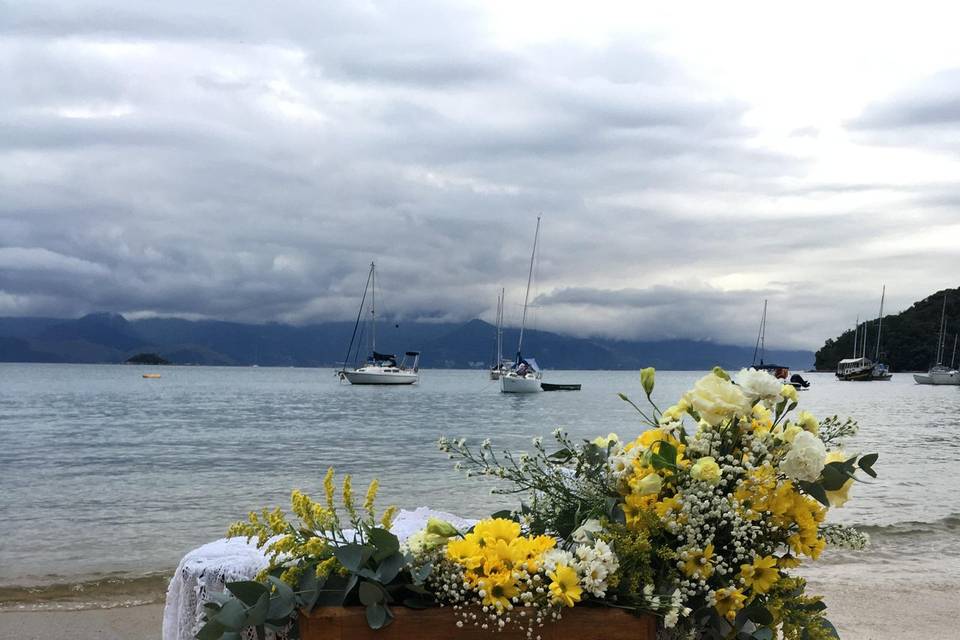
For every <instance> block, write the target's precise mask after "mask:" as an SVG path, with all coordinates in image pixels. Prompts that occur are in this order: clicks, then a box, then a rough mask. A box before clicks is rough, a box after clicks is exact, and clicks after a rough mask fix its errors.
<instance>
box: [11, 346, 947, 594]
mask: <svg viewBox="0 0 960 640" xmlns="http://www.w3.org/2000/svg"><path fill="white" fill-rule="evenodd" d="M146 371H159V372H160V373H161V374H162V378H161V379H159V380H149V379H144V378H142V373H144V372H146ZM698 375H700V374H698V373H695V372H660V373H658V378H657V389H656V391H655V398H657V399H658V401H659V402H660V403H661V406H664V405H668V404H670V403H672V402H673V401H674V400H675V399H676V398H677V397H678V396H679V394H681V393H682V392H683V391H684V390H686V389H687V388H689V386H690V385H691V384H692V382H693V381H694V380H695V379H696V377H697V376H698ZM485 376H486V373H485V372H482V371H424V372H423V375H422V380H421V383H420V385H418V386H415V387H407V388H386V387H352V386H349V385H345V384H340V383H338V382H337V381H336V379H335V378H334V375H333V372H332V371H328V370H318V369H277V368H206V367H164V368H159V369H150V368H141V367H135V366H97V365H32V364H30V365H19V364H16V365H14V364H0V513H2V517H0V607H10V606H21V605H22V603H24V602H27V601H30V600H31V599H32V600H41V601H46V600H50V599H54V600H57V601H64V600H66V601H71V600H72V601H73V602H74V604H77V603H79V604H78V606H85V605H91V606H102V605H103V603H104V602H115V601H119V600H117V599H118V598H120V597H121V595H129V592H131V591H136V590H137V589H140V590H141V591H143V592H144V593H147V592H149V593H152V594H153V595H152V596H150V597H156V596H157V594H160V593H162V582H163V577H164V576H166V575H168V574H169V572H170V571H171V570H172V568H173V567H175V566H176V563H177V561H178V560H179V558H180V557H181V556H182V555H183V554H184V553H186V552H187V551H189V550H190V549H192V548H194V547H197V546H199V545H201V544H203V543H205V542H208V541H210V540H212V539H215V538H218V537H221V536H222V535H223V533H224V531H225V529H226V527H227V525H228V524H229V523H230V522H232V521H234V520H236V519H238V518H242V517H243V516H244V514H245V513H246V512H247V511H249V510H251V509H258V508H260V507H262V506H274V505H281V506H287V504H288V499H289V492H290V489H291V488H293V487H299V488H301V489H303V490H305V491H308V492H314V493H315V494H318V495H319V494H322V490H321V481H322V477H323V474H324V472H325V470H326V468H327V467H328V466H331V465H332V466H335V467H336V468H337V471H338V473H352V474H354V476H355V483H356V484H357V485H365V483H366V482H367V481H369V480H370V479H372V478H374V477H378V478H380V480H381V482H382V487H383V488H382V491H381V504H384V505H385V504H387V503H394V504H397V505H399V506H401V507H408V508H413V507H417V506H420V505H429V506H432V507H434V508H438V509H444V510H448V511H451V512H455V513H458V514H461V515H464V516H482V515H484V514H486V513H489V512H491V511H493V510H497V509H500V508H505V507H510V506H513V505H512V504H510V503H509V502H507V501H506V500H507V499H505V498H504V497H502V496H491V495H490V492H489V490H490V487H491V485H490V484H488V483H485V482H483V481H482V480H475V479H469V480H468V479H465V478H463V477H462V476H460V475H458V474H457V473H455V472H454V471H453V470H452V468H451V463H450V461H448V460H447V459H446V457H445V456H444V455H443V454H441V453H439V452H438V451H437V450H436V447H435V441H436V440H437V438H438V437H439V436H440V435H443V434H446V435H450V436H464V437H467V438H469V439H474V440H476V441H479V440H481V439H483V438H485V437H490V438H492V439H493V440H494V442H495V444H496V445H498V446H500V447H503V448H510V449H513V450H523V449H529V442H530V439H531V437H533V436H536V435H543V436H545V437H547V438H549V434H550V432H551V431H552V430H553V429H554V428H555V427H558V426H561V427H564V428H565V429H567V430H569V432H570V433H571V434H572V435H574V436H577V437H584V438H592V437H594V436H596V435H598V434H606V433H607V432H609V431H615V432H617V433H619V434H620V435H621V436H625V437H626V436H630V435H633V434H636V433H637V432H638V431H639V429H640V426H639V424H638V421H637V419H636V414H635V413H634V411H633V410H632V409H631V408H630V407H629V406H628V405H626V404H625V403H624V402H622V401H620V400H619V399H618V398H617V396H616V393H617V392H619V391H622V392H625V393H627V394H628V395H631V396H633V397H634V398H635V399H637V400H640V398H641V397H642V392H641V391H640V389H639V380H638V377H637V374H636V373H633V372H597V371H590V372H563V371H556V372H548V373H547V375H546V379H547V380H548V381H551V382H581V383H582V384H583V390H582V391H581V392H579V393H577V392H557V393H542V394H537V395H532V396H508V395H503V394H500V393H499V391H498V387H497V386H496V385H497V383H495V382H491V381H489V380H486V379H485ZM809 378H810V379H811V380H812V386H811V389H810V390H809V391H806V392H804V393H802V394H801V407H802V408H806V409H808V410H810V411H812V412H814V413H815V414H816V415H818V416H824V415H832V414H840V415H842V416H845V415H850V416H853V417H855V418H857V419H858V420H859V421H860V425H861V431H860V434H859V435H858V436H857V437H856V438H855V439H853V440H852V441H851V442H850V444H849V446H848V450H851V451H859V452H869V451H877V452H879V453H880V461H879V463H878V464H877V465H876V469H877V470H878V472H879V473H880V478H879V479H878V480H877V481H876V482H874V483H873V484H870V485H866V484H862V485H858V486H857V487H855V489H854V494H855V495H854V497H855V499H854V500H852V501H851V503H849V505H848V506H847V507H844V508H843V509H839V510H834V511H833V512H832V514H831V518H834V519H836V520H838V521H843V522H849V523H857V524H860V525H864V526H865V527H866V530H867V531H868V532H869V533H871V535H872V536H873V538H874V545H873V546H872V548H871V549H870V550H869V551H867V552H865V553H861V554H858V555H857V556H856V557H854V556H852V555H850V554H844V553H834V554H833V555H832V556H830V557H828V558H827V561H826V562H824V563H822V566H819V567H817V568H816V569H814V570H813V571H812V572H811V575H812V576H813V577H814V578H829V579H850V580H867V579H869V580H871V581H882V580H890V581H895V582H900V583H902V582H904V581H907V582H909V581H911V580H915V581H923V582H924V583H928V584H929V583H937V584H939V583H943V584H957V582H958V579H957V577H956V576H958V575H960V550H958V548H957V546H956V545H955V541H956V539H957V536H958V534H960V481H958V479H957V478H958V474H960V388H956V387H923V386H917V385H915V384H914V383H913V380H912V378H911V376H909V375H908V374H899V375H895V376H894V378H893V380H892V381H890V382H874V383H841V382H838V381H836V380H835V379H834V377H833V376H832V375H826V374H810V375H809ZM78 593H82V594H86V595H84V596H82V597H81V596H77V595H76V594H78ZM95 593H98V594H99V595H98V596H96V597H95V596H94V595H93V594H95ZM28 594H32V595H29V596H28ZM71 594H73V596H71ZM64 596H66V597H64ZM95 601H96V602H95ZM31 606H32V605H31ZM56 606H62V605H60V604H58V605H56Z"/></svg>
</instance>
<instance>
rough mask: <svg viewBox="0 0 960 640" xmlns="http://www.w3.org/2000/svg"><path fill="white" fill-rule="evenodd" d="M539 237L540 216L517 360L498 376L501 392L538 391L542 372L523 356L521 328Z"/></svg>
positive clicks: (524, 303) (532, 254)
mask: <svg viewBox="0 0 960 640" xmlns="http://www.w3.org/2000/svg"><path fill="white" fill-rule="evenodd" d="M539 237H540V216H537V230H536V231H535V232H534V234H533V251H532V252H531V253H530V271H529V273H527V293H526V295H524V297H523V317H522V318H521V320H520V340H519V342H518V343H517V360H516V362H514V363H513V367H512V368H510V370H509V371H507V372H506V373H505V374H502V375H501V376H500V391H502V392H503V393H539V392H540V391H543V387H541V386H540V382H541V379H542V377H543V374H542V373H540V367H539V366H538V365H537V361H536V360H534V359H533V358H524V357H523V330H524V329H525V328H526V326H527V305H528V304H529V301H530V282H531V280H533V259H534V256H536V255H537V239H538V238H539Z"/></svg>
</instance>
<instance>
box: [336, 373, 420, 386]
mask: <svg viewBox="0 0 960 640" xmlns="http://www.w3.org/2000/svg"><path fill="white" fill-rule="evenodd" d="M340 376H341V377H342V378H343V379H344V380H346V381H347V382H349V383H350V384H369V385H373V384H379V385H404V384H416V382H417V381H418V380H419V378H420V375H419V374H417V373H407V372H401V373H384V372H379V371H378V372H367V371H342V372H340Z"/></svg>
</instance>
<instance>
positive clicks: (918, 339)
mask: <svg viewBox="0 0 960 640" xmlns="http://www.w3.org/2000/svg"><path fill="white" fill-rule="evenodd" d="M945 295H946V296H947V312H946V315H947V335H948V336H952V334H956V333H960V323H958V321H960V288H957V289H945V290H943V291H938V292H937V293H934V294H933V295H931V296H928V297H927V298H924V299H923V300H920V301H919V302H915V303H914V304H913V306H911V307H910V308H909V309H907V310H905V311H903V312H901V313H899V314H896V315H889V316H884V317H883V336H882V340H881V344H880V359H881V360H882V361H883V362H885V363H886V364H888V365H889V366H890V368H891V369H892V370H894V371H926V370H927V369H929V368H930V366H931V365H933V364H936V362H935V359H936V350H937V334H938V332H939V328H940V312H941V310H942V309H943V297H944V296H945ZM837 320H838V324H843V323H844V320H852V319H844V318H838V319H837ZM851 323H852V322H851ZM862 329H863V328H862V327H861V331H862ZM876 331H877V327H876V321H873V322H872V323H871V324H870V327H869V329H868V333H867V355H868V356H869V357H871V358H872V357H873V355H874V353H875V350H876V346H877V342H876V340H877V333H876ZM861 335H862V333H861ZM853 342H854V330H853V329H852V328H851V329H847V330H845V331H844V332H843V333H842V334H841V335H840V336H838V337H836V338H830V339H828V340H827V341H826V342H825V343H824V345H823V347H821V348H820V350H819V351H817V353H816V368H817V370H823V371H834V370H836V368H837V362H838V361H840V360H841V359H842V358H850V357H852V356H853V351H854V350H853ZM952 345H953V342H952V338H951V340H948V341H947V349H946V351H947V353H946V360H947V364H949V360H950V353H949V351H950V349H951V348H952Z"/></svg>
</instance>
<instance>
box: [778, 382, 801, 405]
mask: <svg viewBox="0 0 960 640" xmlns="http://www.w3.org/2000/svg"><path fill="white" fill-rule="evenodd" d="M780 395H781V396H783V397H784V398H786V399H787V400H790V401H791V402H796V401H797V390H796V388H795V387H794V386H793V385H792V384H785V385H783V388H782V389H780Z"/></svg>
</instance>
